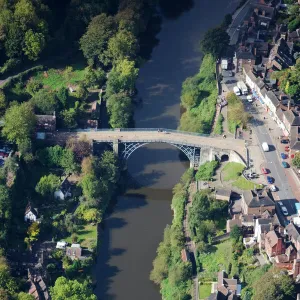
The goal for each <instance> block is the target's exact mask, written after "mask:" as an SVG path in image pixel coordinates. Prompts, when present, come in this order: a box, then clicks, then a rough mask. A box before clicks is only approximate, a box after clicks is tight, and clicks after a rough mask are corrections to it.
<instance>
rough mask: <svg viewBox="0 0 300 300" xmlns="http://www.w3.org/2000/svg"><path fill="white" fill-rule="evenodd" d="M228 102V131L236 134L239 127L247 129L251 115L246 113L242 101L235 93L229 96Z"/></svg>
mask: <svg viewBox="0 0 300 300" xmlns="http://www.w3.org/2000/svg"><path fill="white" fill-rule="evenodd" d="M226 99H227V101H228V113H227V116H228V120H227V122H228V129H229V131H230V132H231V133H235V130H236V128H237V127H241V128H246V126H247V123H248V121H249V117H250V115H249V114H248V113H247V112H245V109H244V105H243V103H242V101H241V100H240V99H239V97H238V96H236V95H235V94H234V93H233V92H230V93H229V94H227V97H226Z"/></svg>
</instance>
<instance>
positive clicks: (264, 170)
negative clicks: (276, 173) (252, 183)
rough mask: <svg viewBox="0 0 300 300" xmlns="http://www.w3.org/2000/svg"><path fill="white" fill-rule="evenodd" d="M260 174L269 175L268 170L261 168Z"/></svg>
mask: <svg viewBox="0 0 300 300" xmlns="http://www.w3.org/2000/svg"><path fill="white" fill-rule="evenodd" d="M261 172H262V173H263V174H269V170H268V169H266V168H261Z"/></svg>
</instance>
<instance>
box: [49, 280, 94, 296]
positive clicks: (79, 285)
mask: <svg viewBox="0 0 300 300" xmlns="http://www.w3.org/2000/svg"><path fill="white" fill-rule="evenodd" d="M50 294H51V297H52V299H53V300H97V297H96V296H95V295H94V294H93V290H92V287H91V286H90V285H89V283H88V282H87V281H83V282H79V281H77V280H70V279H67V278H65V277H59V278H57V279H56V281H55V285H54V286H53V287H51V288H50Z"/></svg>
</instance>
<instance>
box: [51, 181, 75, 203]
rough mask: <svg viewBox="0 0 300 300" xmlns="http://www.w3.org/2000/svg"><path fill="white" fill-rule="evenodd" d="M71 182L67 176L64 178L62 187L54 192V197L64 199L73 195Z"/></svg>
mask: <svg viewBox="0 0 300 300" xmlns="http://www.w3.org/2000/svg"><path fill="white" fill-rule="evenodd" d="M71 196H72V193H71V184H70V182H69V180H68V179H67V177H66V178H65V179H64V180H63V182H62V183H61V185H60V189H59V190H57V191H55V192H54V198H55V199H60V200H64V199H66V198H68V197H71Z"/></svg>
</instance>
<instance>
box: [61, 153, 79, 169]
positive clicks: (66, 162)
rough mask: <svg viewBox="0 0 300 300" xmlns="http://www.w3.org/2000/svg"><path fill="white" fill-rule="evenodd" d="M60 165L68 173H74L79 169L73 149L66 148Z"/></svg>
mask: <svg viewBox="0 0 300 300" xmlns="http://www.w3.org/2000/svg"><path fill="white" fill-rule="evenodd" d="M59 165H60V166H61V167H62V168H64V170H65V172H66V173H73V172H75V171H77V169H78V167H77V164H76V162H75V156H74V153H73V151H72V150H70V149H64V150H63V155H62V157H61V158H60V162H59Z"/></svg>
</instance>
